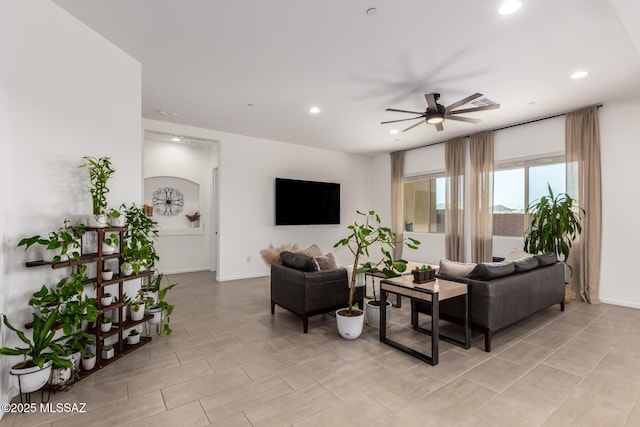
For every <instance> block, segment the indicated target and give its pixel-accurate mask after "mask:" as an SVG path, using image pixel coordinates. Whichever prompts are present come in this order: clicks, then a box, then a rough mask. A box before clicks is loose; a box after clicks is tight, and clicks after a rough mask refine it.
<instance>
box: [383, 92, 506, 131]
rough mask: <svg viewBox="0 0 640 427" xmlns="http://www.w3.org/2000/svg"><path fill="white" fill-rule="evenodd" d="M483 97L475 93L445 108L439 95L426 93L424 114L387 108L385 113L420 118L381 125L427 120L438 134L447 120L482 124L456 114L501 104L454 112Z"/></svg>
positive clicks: (492, 107)
mask: <svg viewBox="0 0 640 427" xmlns="http://www.w3.org/2000/svg"><path fill="white" fill-rule="evenodd" d="M481 96H482V94H481V93H474V94H473V95H470V96H467V97H466V98H464V99H461V100H460V101H458V102H454V103H453V104H451V105H448V106H446V107H444V106H443V105H442V104H438V102H437V101H438V99H439V98H440V94H439V93H426V94H425V95H424V97H425V99H426V100H427V109H426V110H425V111H424V113H421V112H418V111H407V110H396V109H395V108H387V109H386V110H385V111H395V112H398V113H409V114H418V116H417V117H411V118H409V119H400V120H390V121H387V122H381V123H380V124H383V125H384V124H387V123H396V122H404V121H407V120H418V119H425V120H424V123H429V124H431V125H435V126H436V129H437V130H438V132H440V131H442V130H444V127H443V126H442V122H444V121H445V120H457V121H460V122H469V123H480V119H473V118H471V117H459V116H457V115H456V114H463V113H472V112H475V111H484V110H495V109H497V108H500V104H490V105H483V106H480V107H473V108H464V109H462V110H456V111H454V110H455V109H456V108H458V107H460V106H462V105H464V104H467V103H469V102H471V101H473V100H474V99H477V98H480V97H481ZM420 123H423V122H422V120H421V121H419V122H418V123H416V124H414V125H411V126H409V127H408V128H406V129H405V130H403V131H402V132H406V131H408V130H409V129H413V128H414V127H416V126H418V125H419V124H420Z"/></svg>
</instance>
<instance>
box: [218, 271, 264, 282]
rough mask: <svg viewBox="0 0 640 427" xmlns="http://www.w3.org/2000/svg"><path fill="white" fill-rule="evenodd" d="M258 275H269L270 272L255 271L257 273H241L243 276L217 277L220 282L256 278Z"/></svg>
mask: <svg viewBox="0 0 640 427" xmlns="http://www.w3.org/2000/svg"><path fill="white" fill-rule="evenodd" d="M257 277H269V274H264V273H255V274H247V275H241V276H225V277H217V278H216V280H217V281H218V282H228V281H231V280H242V279H255V278H257Z"/></svg>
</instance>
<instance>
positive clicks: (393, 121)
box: [380, 116, 424, 125]
mask: <svg viewBox="0 0 640 427" xmlns="http://www.w3.org/2000/svg"><path fill="white" fill-rule="evenodd" d="M416 119H424V116H418V117H411V118H410V119H400V120H389V121H386V122H380V124H381V125H386V124H387V123H396V122H406V121H407V120H416Z"/></svg>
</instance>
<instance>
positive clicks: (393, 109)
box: [384, 108, 424, 114]
mask: <svg viewBox="0 0 640 427" xmlns="http://www.w3.org/2000/svg"><path fill="white" fill-rule="evenodd" d="M384 111H395V112H396V113H409V114H424V112H423V111H407V110H396V109H395V108H387V109H385V110H384Z"/></svg>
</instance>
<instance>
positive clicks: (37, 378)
mask: <svg viewBox="0 0 640 427" xmlns="http://www.w3.org/2000/svg"><path fill="white" fill-rule="evenodd" d="M52 365H53V362H51V361H50V360H47V361H46V362H45V363H44V366H43V368H42V369H40V368H39V367H38V366H33V367H30V368H24V369H15V368H11V370H10V371H9V372H10V373H11V375H15V379H16V388H17V389H18V390H19V391H20V392H21V393H31V392H32V391H36V390H40V389H41V388H42V386H44V385H45V384H46V383H47V381H49V377H50V376H51V366H52Z"/></svg>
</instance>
